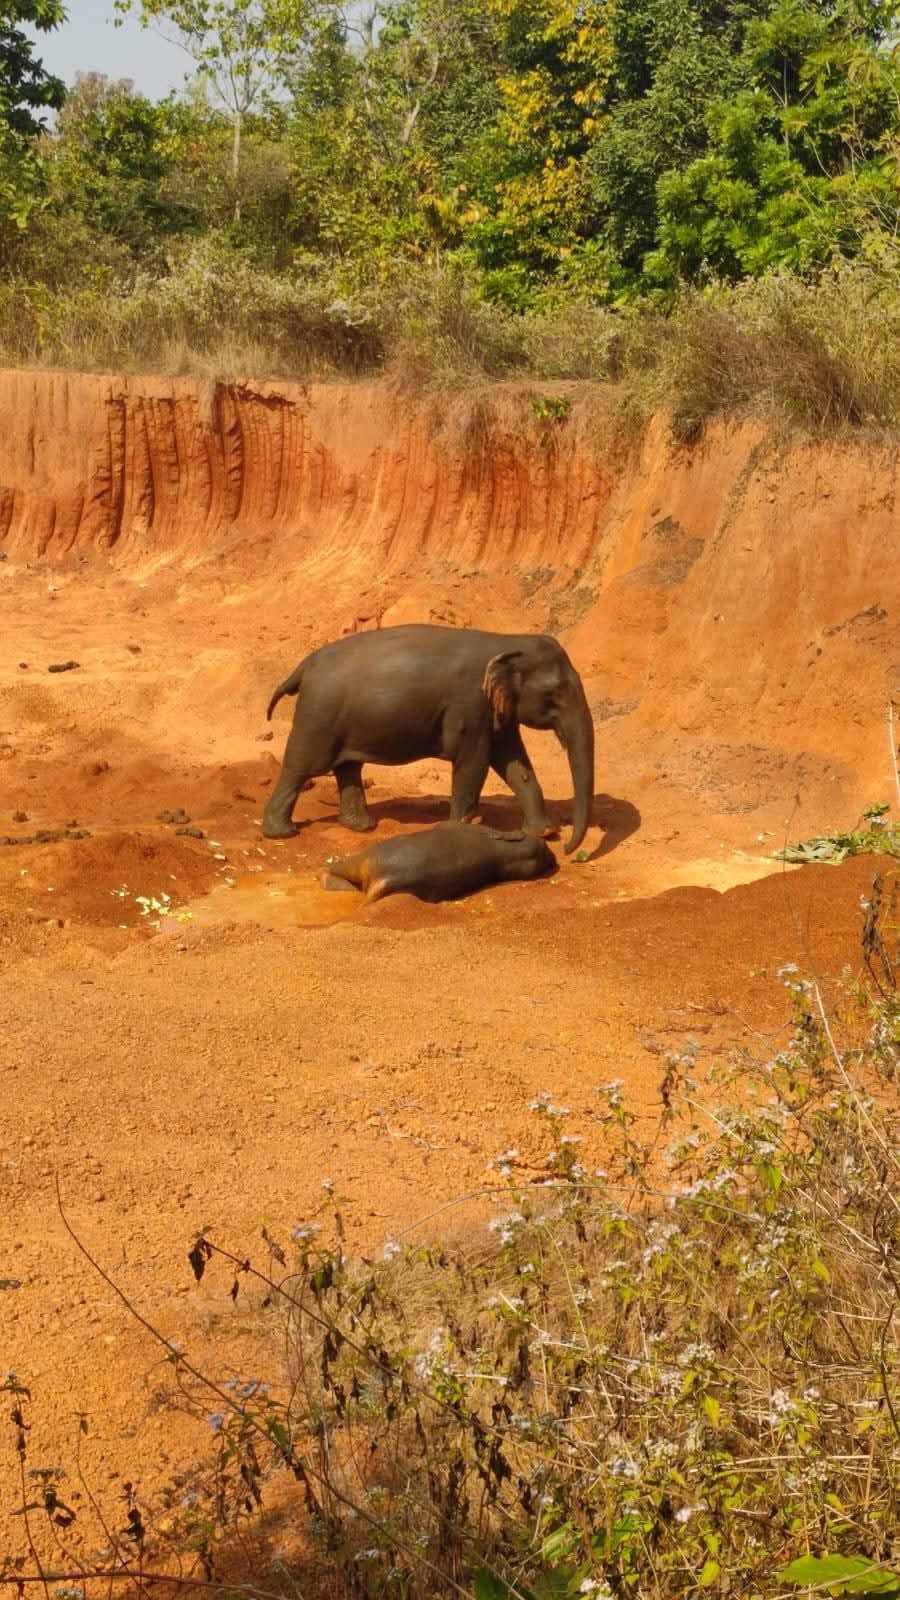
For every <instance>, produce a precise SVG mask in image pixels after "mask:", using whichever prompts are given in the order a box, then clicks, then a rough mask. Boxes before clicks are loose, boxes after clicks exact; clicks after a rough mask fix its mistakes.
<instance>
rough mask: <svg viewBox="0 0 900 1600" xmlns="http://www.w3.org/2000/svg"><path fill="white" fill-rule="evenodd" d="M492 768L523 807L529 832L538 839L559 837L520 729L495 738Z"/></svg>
mask: <svg viewBox="0 0 900 1600" xmlns="http://www.w3.org/2000/svg"><path fill="white" fill-rule="evenodd" d="M491 766H492V767H493V769H494V771H495V772H496V774H497V776H498V778H502V779H503V782H504V783H505V784H508V786H509V788H510V789H511V790H512V792H513V794H514V795H515V796H516V799H517V800H518V802H519V804H520V805H521V807H522V816H523V819H524V824H525V831H526V832H527V833H533V834H537V836H538V838H547V837H548V835H551V834H555V833H556V832H557V831H558V830H557V829H556V828H554V826H553V823H552V822H551V821H550V819H549V817H548V816H547V811H546V807H545V805H544V796H543V793H542V791H541V786H540V784H539V783H538V781H537V778H536V776H535V771H534V767H533V766H532V765H531V760H530V757H529V755H528V751H527V750H526V749H525V746H524V744H523V743H522V735H521V733H520V732H519V730H518V728H503V729H501V730H500V732H499V733H497V734H495V736H494V746H493V750H492V751H491Z"/></svg>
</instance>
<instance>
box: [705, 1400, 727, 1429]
mask: <svg viewBox="0 0 900 1600" xmlns="http://www.w3.org/2000/svg"><path fill="white" fill-rule="evenodd" d="M703 1409H704V1411H705V1412H706V1415H707V1416H708V1417H709V1420H710V1422H711V1423H712V1425H713V1427H714V1428H717V1427H718V1426H719V1418H720V1417H721V1415H722V1407H721V1404H720V1402H719V1401H718V1400H716V1399H715V1397H714V1396H713V1395H711V1394H705V1395H704V1396H703Z"/></svg>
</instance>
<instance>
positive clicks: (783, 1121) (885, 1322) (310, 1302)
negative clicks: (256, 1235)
mask: <svg viewBox="0 0 900 1600" xmlns="http://www.w3.org/2000/svg"><path fill="white" fill-rule="evenodd" d="M896 890H897V882H896V880H895V881H894V883H893V886H890V885H886V884H885V882H884V880H883V878H881V877H879V878H877V879H876V880H875V884H874V886H873V891H872V895H871V897H870V898H869V900H868V901H867V902H866V906H865V914H864V929H863V950H864V956H865V961H866V964H867V971H868V981H867V983H866V984H865V985H863V984H861V983H859V982H857V981H855V980H851V979H850V978H849V977H848V978H846V979H845V981H844V982H843V983H842V984H841V985H840V986H837V987H836V989H835V992H834V993H833V995H832V996H831V997H830V1002H829V1003H828V1004H826V999H825V996H824V995H823V993H822V991H821V990H820V988H819V987H818V986H817V985H815V984H813V983H811V982H809V981H807V980H805V979H803V978H801V977H800V976H799V974H798V973H797V970H796V968H794V967H790V966H789V967H785V968H784V969H782V971H781V973H780V974H779V976H780V978H781V979H782V981H783V982H784V984H785V986H786V988H787V990H788V993H789V995H790V999H791V1004H792V1011H793V1023H792V1026H791V1028H790V1030H789V1032H788V1034H787V1035H786V1037H785V1039H784V1043H783V1045H782V1047H781V1049H779V1050H778V1051H777V1053H775V1054H771V1055H761V1056H759V1057H755V1056H752V1055H751V1054H750V1053H749V1052H748V1051H747V1049H745V1048H743V1047H742V1048H741V1049H738V1050H736V1051H735V1052H734V1053H733V1054H732V1055H731V1056H730V1057H729V1059H728V1060H727V1061H724V1062H722V1063H720V1064H719V1065H718V1066H716V1067H714V1068H712V1069H711V1070H710V1071H709V1072H708V1074H705V1075H701V1073H700V1072H699V1071H698V1066H697V1047H696V1046H695V1045H693V1044H692V1043H691V1042H690V1041H688V1042H687V1043H686V1044H685V1046H684V1048H683V1049H682V1050H681V1051H680V1052H679V1053H678V1054H675V1055H672V1056H669V1057H668V1058H667V1060H666V1062H665V1070H664V1075H663V1078H662V1082H661V1086H660V1090H661V1096H660V1097H661V1105H662V1112H661V1116H660V1119H659V1124H658V1127H657V1129H656V1131H655V1133H653V1135H652V1136H650V1135H648V1132H647V1130H646V1128H639V1125H638V1123H637V1121H636V1116H635V1113H634V1112H633V1110H632V1109H631V1108H630V1107H629V1106H628V1105H627V1103H626V1101H625V1099H624V1097H623V1094H622V1088H621V1085H620V1084H619V1083H608V1084H605V1085H601V1086H599V1087H598V1088H597V1090H596V1092H595V1096H594V1104H595V1109H594V1110H593V1112H592V1113H591V1116H592V1118H593V1120H594V1121H595V1122H599V1123H601V1124H602V1125H603V1127H604V1129H605V1132H606V1144H607V1154H606V1157H605V1167H604V1169H603V1170H597V1171H592V1172H588V1171H586V1170H585V1168H584V1166H583V1164H582V1162H581V1159H580V1154H579V1151H580V1139H579V1136H578V1134H577V1133H576V1132H573V1125H574V1124H575V1121H576V1119H575V1118H574V1116H572V1115H571V1114H570V1112H569V1111H568V1109H567V1108H565V1107H562V1106H557V1105H555V1104H554V1103H553V1101H552V1099H551V1097H550V1096H549V1095H543V1094H542V1095H539V1096H538V1097H537V1098H536V1099H535V1100H534V1101H533V1102H532V1107H531V1109H532V1111H533V1112H534V1115H535V1116H536V1117H539V1118H540V1119H541V1121H542V1122H543V1124H544V1126H545V1128H546V1132H547V1138H548V1144H549V1150H548V1154H547V1156H546V1176H545V1178H544V1179H543V1180H541V1181H539V1182H538V1184H537V1185H536V1186H535V1184H534V1182H526V1181H525V1179H524V1175H523V1174H521V1173H520V1171H519V1168H518V1165H517V1162H518V1156H517V1152H516V1151H515V1150H506V1151H504V1152H502V1153H499V1154H498V1156H497V1158H496V1163H495V1167H496V1183H495V1185H494V1187H493V1188H492V1189H491V1190H490V1191H485V1194H484V1195H483V1196H482V1197H481V1204H482V1205H484V1204H485V1202H486V1200H490V1202H491V1203H492V1205H493V1207H494V1210H495V1213H496V1214H495V1215H494V1217H493V1219H492V1220H491V1222H490V1224H489V1228H488V1231H487V1233H479V1231H477V1230H476V1229H475V1227H474V1224H473V1227H472V1229H470V1231H469V1235H468V1237H467V1238H465V1239H464V1240H463V1242H457V1243H455V1244H453V1245H449V1244H446V1245H438V1244H432V1245H425V1246H417V1245H413V1244H404V1243H402V1242H400V1241H394V1240H388V1241H387V1243H386V1245H385V1247H384V1250H383V1253H382V1255H383V1259H382V1260H381V1261H380V1263H378V1264H375V1265H373V1264H372V1263H371V1262H370V1263H368V1264H362V1265H358V1264H354V1263H352V1262H350V1261H349V1260H348V1259H347V1257H346V1256H345V1254H344V1251H343V1247H342V1245H341V1243H340V1240H341V1238H342V1228H341V1222H340V1215H339V1212H338V1214H337V1216H336V1227H337V1238H338V1241H339V1242H338V1244H337V1245H336V1247H334V1248H331V1249H329V1248H324V1247H320V1246H318V1245H317V1235H318V1232H319V1220H318V1219H314V1220H312V1221H310V1222H306V1223H302V1224H300V1225H298V1226H297V1227H296V1228H295V1230H294V1234H293V1240H294V1244H293V1252H294V1259H293V1261H289V1259H288V1249H289V1248H290V1247H288V1246H286V1245H282V1244H280V1243H279V1242H278V1241H277V1240H276V1239H274V1238H273V1237H272V1236H271V1235H270V1234H269V1233H268V1232H266V1231H265V1230H264V1233H263V1238H264V1244H265V1250H266V1252H267V1262H264V1263H263V1265H261V1266H260V1267H256V1266H254V1265H253V1263H252V1262H251V1260H250V1259H248V1258H246V1257H243V1256H241V1257H238V1256H235V1255H231V1254H229V1253H228V1252H227V1251H225V1250H222V1249H221V1248H219V1247H218V1246H217V1245H216V1244H215V1243H214V1242H213V1241H211V1240H210V1239H208V1238H205V1237H202V1238H199V1239H198V1240H197V1241H196V1242H195V1244H194V1246H193V1248H192V1250H191V1254H190V1259H191V1265H192V1267H193V1270H194V1273H195V1276H196V1277H197V1278H198V1279H199V1278H200V1277H202V1276H203V1274H204V1272H206V1271H207V1270H208V1268H209V1266H210V1263H212V1264H213V1268H215V1267H216V1265H219V1266H220V1267H221V1264H222V1263H224V1264H225V1267H226V1269H227V1271H228V1273H229V1275H230V1276H232V1277H233V1286H232V1295H233V1297H234V1298H235V1299H237V1298H238V1297H239V1295H240V1293H241V1286H242V1285H244V1286H247V1285H248V1284H249V1283H250V1282H252V1281H256V1282H257V1283H258V1284H261V1286H262V1288H263V1289H264V1293H265V1299H264V1302H263V1304H264V1305H265V1306H268V1307H269V1315H273V1316H275V1317H276V1318H277V1320H278V1322H279V1325H280V1331H279V1339H278V1343H279V1345H281V1344H282V1341H283V1340H284V1338H285V1335H286V1344H287V1350H288V1353H289V1360H288V1366H289V1371H288V1373H287V1375H286V1378H285V1375H284V1374H283V1372H281V1371H279V1367H278V1362H277V1360H276V1359H275V1357H274V1351H273V1364H272V1373H273V1374H274V1376H273V1386H272V1387H269V1386H268V1385H266V1384H261V1383H259V1382H252V1383H243V1382H240V1381H238V1380H237V1379H233V1380H229V1381H228V1382H227V1383H226V1382H224V1381H220V1380H218V1379H214V1378H211V1377H209V1376H208V1375H207V1374H204V1373H203V1372H201V1371H200V1370H199V1369H198V1368H197V1367H196V1365H194V1364H193V1363H192V1361H191V1359H190V1357H189V1356H188V1355H186V1354H185V1353H184V1352H182V1351H181V1350H179V1349H178V1348H176V1347H174V1346H172V1345H169V1344H166V1351H167V1354H168V1357H169V1359H170V1361H171V1362H172V1364H173V1366H174V1368H175V1373H176V1376H177V1381H178V1386H179V1390H180V1392H181V1394H182V1396H183V1395H185V1394H186V1395H187V1396H188V1397H189V1399H190V1400H191V1402H192V1403H193V1404H194V1405H195V1406H196V1407H197V1409H198V1410H199V1411H200V1412H201V1414H206V1413H209V1408H210V1405H211V1404H212V1406H213V1407H214V1410H213V1411H212V1412H211V1414H209V1415H208V1416H207V1420H208V1422H209V1425H210V1427H211V1428H212V1429H213V1432H214V1435H215V1439H216V1450H215V1460H214V1463H213V1465H212V1466H211V1468H210V1470H209V1471H208V1473H207V1474H206V1475H205V1477H203V1476H201V1477H199V1478H198V1479H197V1480H196V1481H195V1483H194V1485H193V1488H192V1493H191V1496H190V1497H189V1504H187V1505H186V1506H185V1507H183V1508H180V1509H179V1508H178V1507H177V1506H176V1509H175V1510H174V1512H173V1510H172V1509H171V1507H167V1508H166V1524H165V1526H166V1532H165V1535H164V1536H163V1535H162V1534H161V1533H158V1532H157V1533H154V1530H153V1525H152V1522H151V1521H150V1520H149V1519H148V1515H147V1514H143V1515H144V1521H143V1522H141V1528H142V1534H141V1540H140V1549H139V1552H138V1554H136V1553H135V1543H134V1538H133V1537H131V1539H130V1542H129V1538H128V1537H125V1536H123V1537H121V1538H119V1539H118V1541H117V1543H116V1545H115V1550H114V1562H113V1565H114V1567H115V1570H116V1571H117V1572H118V1573H119V1574H120V1575H121V1576H126V1575H127V1574H129V1573H134V1572H136V1563H137V1562H138V1559H139V1561H140V1564H141V1570H143V1571H148V1570H150V1567H149V1565H148V1563H149V1562H151V1561H154V1562H155V1563H156V1567H157V1570H158V1569H159V1567H160V1566H161V1565H164V1563H165V1560H166V1558H167V1555H168V1556H171V1555H177V1556H178V1558H179V1560H180V1561H183V1560H184V1558H185V1557H186V1556H187V1555H188V1554H189V1553H190V1552H193V1554H194V1556H195V1558H196V1560H197V1562H198V1563H199V1564H200V1565H201V1567H202V1569H203V1570H205V1572H206V1574H207V1576H210V1577H211V1576H212V1575H213V1573H214V1572H215V1570H216V1568H217V1563H218V1562H219V1560H220V1554H221V1552H222V1551H223V1550H224V1551H226V1552H227V1541H228V1539H229V1538H235V1537H236V1536H237V1533H238V1530H239V1528H240V1526H241V1524H242V1523H245V1522H246V1521H247V1519H248V1518H249V1519H250V1520H251V1521H252V1520H253V1519H256V1518H257V1516H258V1513H259V1510H260V1507H261V1506H263V1504H264V1502H265V1500H266V1497H267V1495H268V1494H269V1491H270V1489H271V1488H273V1487H274V1485H275V1484H276V1483H277V1482H278V1481H283V1475H284V1472H285V1471H287V1473H288V1474H289V1475H293V1477H294V1478H295V1479H296V1480H297V1482H298V1483H299V1484H300V1485H301V1486H302V1490H303V1493H304V1495H305V1500H306V1504H307V1507H308V1510H309V1513H310V1519H311V1520H310V1528H311V1530H312V1534H313V1537H314V1540H315V1544H316V1547H317V1549H318V1561H317V1565H318V1567H319V1568H320V1570H321V1572H322V1573H323V1574H329V1578H328V1582H329V1592H330V1593H332V1594H337V1595H354V1596H372V1597H374V1596H381V1595H389V1594H392V1593H398V1594H402V1595H404V1596H406V1597H408V1600H416V1597H419V1596H421V1597H425V1596H429V1597H437V1596H442V1595H448V1596H449V1595H451V1594H460V1593H461V1594H474V1595H475V1596H476V1600H509V1597H513V1596H518V1597H519V1600H549V1597H551V1596H563V1595H576V1594H585V1595H593V1596H594V1597H595V1600H602V1597H609V1596H613V1595H614V1596H616V1597H624V1596H628V1595H634V1596H642V1597H650V1600H657V1597H659V1600H662V1597H669V1596H672V1597H674V1596H683V1595H684V1594H686V1593H703V1592H709V1593H710V1594H713V1595H715V1594H725V1593H731V1594H741V1595H747V1596H759V1597H764V1596H775V1595H776V1594H778V1595H781V1594H784V1593H785V1585H786V1584H788V1585H790V1584H791V1583H793V1584H798V1585H803V1586H805V1585H808V1584H816V1583H821V1584H823V1585H824V1586H827V1588H828V1589H829V1591H830V1592H834V1593H839V1592H853V1593H856V1594H866V1593H872V1594H874V1593H881V1594H896V1593H897V1589H898V1584H900V1576H898V1572H897V1568H898V1559H900V1549H898V1547H897V1543H896V1540H897V1528H898V1526H900V1520H898V1515H897V1512H898V1500H897V1491H898V1453H900V1403H898V1372H900V1339H898V1329H897V1324H896V1313H897V1308H898V1299H900V1269H898V1259H900V1200H898V1178H900V1154H898V1152H900V1100H898V1096H897V1066H898V1045H900V1004H898V998H897V994H896V992H895V989H894V984H893V972H894V970H895V965H896V953H895V952H891V951H890V950H889V942H890V940H891V939H892V938H894V937H895V935H896ZM323 1187H324V1189H325V1191H326V1192H325V1195H324V1199H323V1207H322V1209H323V1211H329V1210H331V1209H332V1208H333V1207H335V1206H336V1205H337V1206H339V1203H340V1202H339V1199H336V1198H335V1197H334V1195H333V1187H332V1185H331V1184H330V1183H326V1184H325V1185H324V1186H323ZM279 1264H280V1265H279ZM109 1281H112V1280H109ZM226 1281H227V1280H226ZM162 1342H163V1343H164V1344H165V1341H162ZM14 1401H15V1405H16V1407H17V1408H18V1411H19V1415H20V1420H21V1421H22V1423H23V1424H24V1414H23V1407H24V1406H25V1405H26V1403H27V1397H26V1396H25V1394H24V1389H23V1386H22V1385H21V1384H19V1385H18V1387H17V1388H16V1389H15V1391H14ZM22 1437H23V1438H24V1432H23V1434H22ZM279 1469H280V1470H279ZM273 1474H274V1476H273ZM54 1494H55V1490H54ZM56 1503H58V1500H57V1502H56ZM139 1520H140V1519H139ZM223 1541H224V1543H223ZM226 1560H227V1556H226ZM111 1561H112V1557H111V1556H110V1554H109V1552H107V1555H106V1558H105V1570H108V1568H109V1566H110V1562H111ZM17 1570H19V1571H20V1572H23V1571H27V1560H25V1559H24V1558H23V1560H22V1562H20V1565H19V1568H18V1569H17ZM182 1570H184V1568H182ZM53 1575H54V1577H60V1576H63V1575H62V1574H59V1573H56V1572H55V1573H54V1574H53ZM80 1576H81V1578H82V1579H84V1578H87V1579H89V1578H90V1571H89V1570H86V1571H82V1572H81V1574H80ZM251 1581H252V1583H253V1585H263V1586H264V1587H265V1588H266V1590H267V1591H269V1592H271V1590H272V1589H273V1587H277V1588H278V1589H279V1591H283V1589H284V1586H285V1584H287V1585H288V1586H290V1585H291V1584H292V1583H293V1581H294V1580H293V1577H292V1575H291V1573H290V1572H289V1571H285V1570H284V1568H283V1566H281V1567H273V1568H272V1569H270V1570H269V1571H266V1570H259V1569H258V1568H257V1569H255V1570H254V1571H253V1573H252V1580H251ZM253 1592H255V1593H258V1592H259V1589H258V1588H254V1590H253ZM98 1593H99V1589H98Z"/></svg>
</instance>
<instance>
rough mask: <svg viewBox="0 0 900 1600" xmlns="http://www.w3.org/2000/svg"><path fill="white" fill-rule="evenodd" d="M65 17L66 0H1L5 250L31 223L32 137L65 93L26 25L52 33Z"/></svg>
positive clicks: (0, 164)
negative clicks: (44, 63)
mask: <svg viewBox="0 0 900 1600" xmlns="http://www.w3.org/2000/svg"><path fill="white" fill-rule="evenodd" d="M64 17H65V10H64V7H63V5H62V3H61V0H0V253H2V252H3V251H4V250H5V249H8V248H9V246H10V243H11V241H12V240H13V239H14V238H15V235H16V234H17V233H22V232H23V231H24V230H25V228H26V227H27V226H28V222H29V219H30V216H31V213H32V208H33V204H34V194H35V190H36V187H37V182H38V162H37V160H36V157H35V153H34V149H33V139H34V136H35V135H37V134H38V133H39V132H40V130H41V128H42V127H43V125H44V119H43V113H44V112H45V111H49V110H51V109H53V108H55V107H58V106H60V105H61V104H62V101H63V97H64V94H65V88H64V85H63V84H62V82H61V81H60V79H59V78H56V77H54V76H53V75H52V74H51V73H49V72H46V71H45V69H44V67H43V66H42V64H41V62H40V60H39V59H38V57H37V56H36V55H35V46H34V41H33V40H32V39H31V38H30V37H29V35H28V34H27V33H26V32H25V27H26V26H27V27H31V28H35V29H37V30H38V31H39V32H41V33H49V32H50V31H51V30H52V29H53V28H55V27H57V26H58V25H59V23H60V22H62V20H63V18H64ZM23 25H24V26H23Z"/></svg>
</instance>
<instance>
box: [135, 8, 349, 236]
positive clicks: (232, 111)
mask: <svg viewBox="0 0 900 1600" xmlns="http://www.w3.org/2000/svg"><path fill="white" fill-rule="evenodd" d="M115 9H116V11H117V13H118V14H119V17H120V18H122V17H124V16H126V15H127V14H128V13H130V12H136V13H137V15H138V17H139V19H140V21H141V23H142V25H143V26H144V27H151V26H156V27H159V28H160V29H161V31H163V32H164V33H166V34H167V35H168V36H169V37H171V38H173V39H174V40H175V42H176V43H178V44H179V45H180V46H181V47H182V49H184V50H185V51H186V52H187V54H188V55H189V56H190V58H191V60H192V61H193V62H194V64H195V67H196V70H197V73H198V75H199V76H200V78H201V79H202V80H203V82H204V83H205V84H207V85H208V86H209V88H210V90H211V92H212V94H213V95H214V97H215V98H217V99H218V101H219V102H220V104H221V105H222V106H223V107H224V109H225V111H226V112H227V114H228V116H229V118H230V120H231V127H232V164H231V170H232V177H233V179H234V184H235V213H236V215H239V214H240V196H239V193H238V192H237V190H238V178H239V174H240V166H241V146H242V138H243V131H244V125H245V123H246V121H247V118H248V117H249V116H251V115H252V114H253V113H254V112H258V111H259V110H260V109H261V108H262V107H263V106H264V104H265V100H266V96H267V95H269V94H271V93H272V92H273V91H274V90H275V89H276V88H277V86H278V84H279V83H280V81H281V80H282V78H283V76H284V74H285V72H286V70H287V68H288V66H289V64H290V63H291V62H293V61H294V60H296V58H297V57H298V56H299V55H301V54H302V53H303V51H304V49H305V48H306V47H308V43H309V39H310V36H311V32H312V29H313V26H314V24H315V21H316V19H317V18H318V16H319V14H320V11H321V6H320V5H319V4H318V3H317V0H115Z"/></svg>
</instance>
